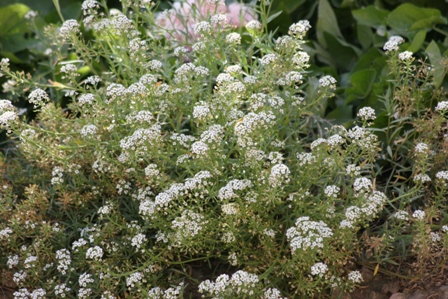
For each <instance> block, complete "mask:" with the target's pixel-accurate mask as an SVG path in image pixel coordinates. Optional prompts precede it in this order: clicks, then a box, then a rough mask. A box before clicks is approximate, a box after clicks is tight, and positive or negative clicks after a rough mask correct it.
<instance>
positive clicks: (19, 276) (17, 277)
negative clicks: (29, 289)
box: [12, 270, 28, 298]
mask: <svg viewBox="0 0 448 299" xmlns="http://www.w3.org/2000/svg"><path fill="white" fill-rule="evenodd" d="M27 276H28V274H27V273H26V272H25V271H24V270H20V271H19V272H16V273H14V276H13V278H12V280H13V281H14V282H15V283H16V284H17V285H19V286H21V285H22V282H23V281H25V279H26V277H27ZM25 298H28V297H25Z"/></svg>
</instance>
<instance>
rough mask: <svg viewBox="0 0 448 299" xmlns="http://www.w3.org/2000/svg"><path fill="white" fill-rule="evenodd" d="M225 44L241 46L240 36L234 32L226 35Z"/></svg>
mask: <svg viewBox="0 0 448 299" xmlns="http://www.w3.org/2000/svg"><path fill="white" fill-rule="evenodd" d="M226 42H227V43H228V44H231V45H239V44H241V35H240V34H239V33H236V32H232V33H229V34H227V36H226Z"/></svg>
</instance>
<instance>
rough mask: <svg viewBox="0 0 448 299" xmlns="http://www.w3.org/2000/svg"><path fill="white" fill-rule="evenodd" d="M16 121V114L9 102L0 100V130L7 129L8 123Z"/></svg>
mask: <svg viewBox="0 0 448 299" xmlns="http://www.w3.org/2000/svg"><path fill="white" fill-rule="evenodd" d="M16 119H17V113H16V112H15V111H14V106H13V105H12V103H11V101H8V100H0V129H2V128H4V127H5V128H6V127H9V125H10V122H13V121H15V120H16Z"/></svg>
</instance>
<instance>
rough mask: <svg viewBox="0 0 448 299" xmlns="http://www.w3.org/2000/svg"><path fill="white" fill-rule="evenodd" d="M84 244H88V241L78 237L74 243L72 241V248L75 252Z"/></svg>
mask: <svg viewBox="0 0 448 299" xmlns="http://www.w3.org/2000/svg"><path fill="white" fill-rule="evenodd" d="M84 245H87V241H86V240H85V239H83V238H80V239H78V240H76V241H73V243H72V250H73V251H74V252H78V251H79V249H78V248H79V247H82V246H84Z"/></svg>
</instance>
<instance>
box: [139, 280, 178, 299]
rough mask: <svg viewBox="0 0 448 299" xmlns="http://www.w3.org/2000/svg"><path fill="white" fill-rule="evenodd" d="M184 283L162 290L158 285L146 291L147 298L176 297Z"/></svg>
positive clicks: (175, 298)
mask: <svg viewBox="0 0 448 299" xmlns="http://www.w3.org/2000/svg"><path fill="white" fill-rule="evenodd" d="M183 287H184V283H183V282H182V283H180V284H179V285H178V286H176V287H171V288H168V289H166V290H165V291H164V290H162V289H161V288H160V287H154V288H152V289H150V290H149V291H148V297H147V298H148V299H177V298H179V295H180V294H181V292H182V289H183Z"/></svg>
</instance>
